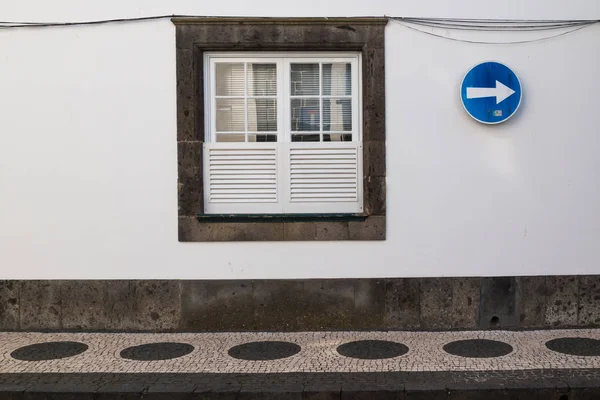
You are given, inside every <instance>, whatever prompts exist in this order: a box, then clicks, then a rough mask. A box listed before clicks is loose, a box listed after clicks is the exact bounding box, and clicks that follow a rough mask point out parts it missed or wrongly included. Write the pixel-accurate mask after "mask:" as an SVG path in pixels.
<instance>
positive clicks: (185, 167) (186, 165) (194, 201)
mask: <svg viewBox="0 0 600 400" xmlns="http://www.w3.org/2000/svg"><path fill="white" fill-rule="evenodd" d="M177 159H178V165H179V168H178V202H179V215H180V216H192V217H193V216H195V215H196V214H197V213H199V212H203V209H204V206H203V200H204V199H203V196H204V187H203V176H202V143H201V142H198V141H196V142H179V143H177Z"/></svg>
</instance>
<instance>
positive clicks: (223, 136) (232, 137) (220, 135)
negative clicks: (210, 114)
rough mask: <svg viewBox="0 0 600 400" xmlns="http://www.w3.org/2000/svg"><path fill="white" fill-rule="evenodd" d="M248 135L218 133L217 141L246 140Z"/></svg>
mask: <svg viewBox="0 0 600 400" xmlns="http://www.w3.org/2000/svg"><path fill="white" fill-rule="evenodd" d="M245 141H246V135H244V134H243V133H242V134H238V133H218V134H217V142H245Z"/></svg>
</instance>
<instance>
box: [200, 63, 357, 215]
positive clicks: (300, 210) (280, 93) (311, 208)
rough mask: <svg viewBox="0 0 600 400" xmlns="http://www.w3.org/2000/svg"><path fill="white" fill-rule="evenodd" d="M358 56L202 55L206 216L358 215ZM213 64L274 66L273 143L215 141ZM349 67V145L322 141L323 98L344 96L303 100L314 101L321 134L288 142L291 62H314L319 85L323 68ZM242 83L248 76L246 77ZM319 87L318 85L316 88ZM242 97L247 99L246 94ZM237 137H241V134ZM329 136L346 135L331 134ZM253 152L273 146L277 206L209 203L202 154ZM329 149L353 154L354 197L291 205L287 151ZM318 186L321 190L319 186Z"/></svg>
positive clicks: (214, 65)
mask: <svg viewBox="0 0 600 400" xmlns="http://www.w3.org/2000/svg"><path fill="white" fill-rule="evenodd" d="M361 57H362V56H361V54H360V53H359V52H207V53H205V54H204V82H205V90H204V96H205V103H204V104H205V113H204V115H205V143H204V147H205V149H204V152H205V156H204V173H205V177H204V180H205V190H204V196H205V197H204V204H205V210H204V211H205V213H206V214H307V213H308V214H356V213H362V211H363V188H362V186H363V185H362V180H363V173H362V85H361V79H362V67H361V64H362V63H361ZM218 62H244V63H273V64H276V65H277V96H276V98H277V131H276V132H272V133H275V134H276V135H277V142H221V143H218V142H217V141H216V139H217V138H216V118H214V116H213V113H214V112H215V111H214V110H216V96H214V95H213V94H214V93H216V79H215V76H216V64H217V63H218ZM340 62H348V63H350V64H351V65H352V68H351V74H352V75H351V82H352V83H351V85H352V86H351V87H352V94H351V95H348V98H351V99H352V131H351V133H352V140H351V141H346V142H323V141H322V139H323V134H327V133H329V132H327V131H325V132H324V131H323V123H322V122H323V107H322V104H323V98H328V97H344V96H336V95H331V96H324V95H323V94H322V93H319V95H314V96H313V95H310V96H306V97H307V98H308V97H310V98H319V106H320V109H319V115H320V131H318V132H317V131H314V132H311V131H302V132H301V133H304V134H319V136H320V139H321V141H319V142H292V141H291V140H292V130H291V125H292V124H291V115H290V114H291V112H290V109H291V105H290V103H291V99H292V98H294V97H295V96H291V90H290V72H291V71H290V66H291V64H292V63H319V65H320V74H319V77H320V78H319V79H320V80H322V67H321V65H322V64H323V63H340ZM245 79H247V76H245ZM320 87H322V84H321V85H320ZM244 96H245V97H247V96H248V94H247V91H245V93H244ZM247 119H248V117H247V108H246V131H245V132H244V133H245V134H246V135H247V134H248V132H247ZM240 133H242V132H240ZM331 133H346V134H347V133H349V132H338V131H332V132H331ZM245 146H248V148H258V147H260V146H262V147H272V146H274V147H275V148H276V149H277V156H276V160H277V161H276V163H277V177H278V181H277V196H276V201H272V200H270V201H254V202H253V201H250V202H247V203H240V202H232V204H225V205H224V204H211V198H210V195H209V188H208V187H207V181H208V179H207V175H206V174H208V173H210V172H209V171H210V164H209V161H208V157H207V156H206V155H207V149H208V148H209V147H210V148H211V149H215V148H217V149H219V148H223V149H226V148H232V149H233V148H236V149H240V148H244V147H245ZM302 149H314V150H315V151H323V149H332V151H340V152H344V151H350V150H348V149H356V198H355V199H350V200H348V199H340V200H338V201H335V200H333V199H329V200H328V201H323V202H320V201H318V198H316V199H311V200H308V201H298V200H296V202H295V203H294V200H293V199H291V198H290V197H291V193H292V187H291V178H290V177H291V176H292V174H291V167H290V162H291V161H290V153H291V151H292V150H302ZM319 187H323V185H322V184H321V185H319Z"/></svg>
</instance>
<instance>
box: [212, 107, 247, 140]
mask: <svg viewBox="0 0 600 400" xmlns="http://www.w3.org/2000/svg"><path fill="white" fill-rule="evenodd" d="M245 130H246V113H245V111H244V99H217V132H240V131H241V132H244V131H245Z"/></svg>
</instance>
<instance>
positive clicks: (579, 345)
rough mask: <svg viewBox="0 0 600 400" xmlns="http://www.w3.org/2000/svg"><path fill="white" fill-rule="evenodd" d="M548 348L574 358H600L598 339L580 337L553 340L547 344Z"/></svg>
mask: <svg viewBox="0 0 600 400" xmlns="http://www.w3.org/2000/svg"><path fill="white" fill-rule="evenodd" d="M546 347H547V348H548V349H550V350H552V351H556V352H557V353H562V354H569V355H572V356H586V357H593V356H600V340H597V339H589V338H580V337H571V338H560V339H553V340H550V341H548V342H546Z"/></svg>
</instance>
